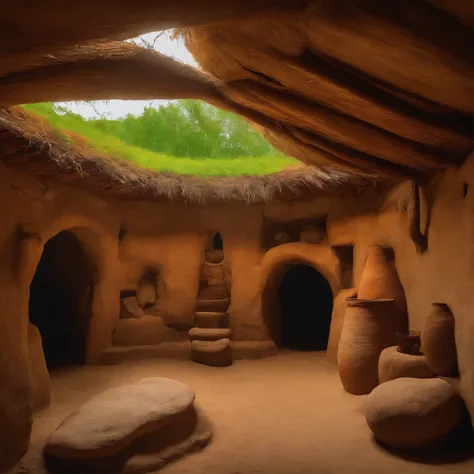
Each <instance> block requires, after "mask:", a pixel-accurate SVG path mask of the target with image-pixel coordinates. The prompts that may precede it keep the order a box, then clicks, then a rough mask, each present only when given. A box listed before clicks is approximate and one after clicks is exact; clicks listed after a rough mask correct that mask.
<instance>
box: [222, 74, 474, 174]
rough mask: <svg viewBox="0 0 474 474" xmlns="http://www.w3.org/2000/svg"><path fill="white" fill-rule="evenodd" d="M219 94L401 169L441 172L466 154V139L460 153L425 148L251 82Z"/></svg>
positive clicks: (461, 139)
mask: <svg viewBox="0 0 474 474" xmlns="http://www.w3.org/2000/svg"><path fill="white" fill-rule="evenodd" d="M222 90H223V92H224V94H226V95H227V96H228V97H230V98H231V99H233V100H234V101H236V102H237V103H240V104H242V105H244V106H245V107H247V108H250V109H254V110H257V111H259V112H261V113H263V114H265V115H266V116H268V117H271V118H273V119H275V120H277V121H278V122H280V123H285V124H287V125H292V126H297V127H299V128H302V129H304V130H306V131H309V132H311V133H314V134H317V135H321V136H323V137H326V138H328V139H330V140H333V141H335V142H339V143H342V144H345V145H347V146H349V147H352V148H354V149H356V150H359V151H362V152H364V153H369V154H373V153H374V152H375V153H376V154H377V156H379V157H380V158H382V159H384V160H389V161H391V162H393V163H398V164H400V165H404V166H409V167H418V168H423V169H428V170H442V169H444V168H446V167H447V166H454V165H459V164H461V163H462V161H463V160H464V159H465V157H466V156H467V154H468V153H469V151H470V145H471V140H470V138H469V137H464V136H462V135H461V134H460V135H459V145H461V144H464V146H465V149H464V153H456V152H454V151H452V150H451V151H450V152H448V151H447V150H443V149H437V148H434V147H428V146H425V145H423V144H421V143H419V142H413V141H410V140H406V139H403V138H401V137H399V136H397V135H394V134H391V133H389V132H387V131H386V130H383V129H381V128H378V127H374V126H372V125H370V124H368V123H367V122H363V121H361V120H358V119H356V118H354V117H350V116H348V115H344V114H340V113H337V112H335V111H333V110H331V109H328V108H325V107H322V106H320V105H319V104H317V103H315V102H313V101H311V100H308V99H306V98H305V97H302V96H298V95H296V94H291V93H289V92H287V91H284V90H281V89H276V88H272V87H269V86H266V85H263V84H259V83H256V82H254V81H248V80H247V81H236V82H233V83H230V84H227V85H226V86H224V87H223V88H222Z"/></svg>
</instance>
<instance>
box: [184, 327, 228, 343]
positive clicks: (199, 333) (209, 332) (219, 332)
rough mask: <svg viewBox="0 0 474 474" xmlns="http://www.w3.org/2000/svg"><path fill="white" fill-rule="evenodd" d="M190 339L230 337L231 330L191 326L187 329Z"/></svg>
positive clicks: (206, 339)
mask: <svg viewBox="0 0 474 474" xmlns="http://www.w3.org/2000/svg"><path fill="white" fill-rule="evenodd" d="M188 334H189V339H191V341H194V340H198V341H218V340H219V339H224V338H227V339H230V336H231V335H232V331H231V330H230V329H228V328H192V329H190V330H189V333H188Z"/></svg>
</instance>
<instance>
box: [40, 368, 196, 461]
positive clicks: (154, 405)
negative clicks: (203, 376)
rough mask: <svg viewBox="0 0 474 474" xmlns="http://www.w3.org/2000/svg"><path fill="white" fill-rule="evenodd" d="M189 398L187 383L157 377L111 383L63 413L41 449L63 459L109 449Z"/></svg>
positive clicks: (155, 424) (160, 422) (147, 429)
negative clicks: (121, 384)
mask: <svg viewBox="0 0 474 474" xmlns="http://www.w3.org/2000/svg"><path fill="white" fill-rule="evenodd" d="M193 402H194V392H193V391H192V390H191V388H190V387H188V386H187V385H185V384H183V383H181V382H178V381H176V380H171V379H166V378H161V377H156V378H149V379H144V380H141V381H140V382H138V383H136V384H133V385H125V386H122V387H117V388H112V389H110V390H107V391H105V392H103V393H101V394H99V395H97V396H96V397H94V398H92V399H91V400H89V401H88V402H87V403H85V404H84V405H82V406H81V407H80V408H79V409H77V410H76V411H75V412H73V413H72V414H71V415H70V416H69V417H68V418H66V419H65V420H64V421H63V422H62V423H61V424H60V425H59V427H58V429H57V430H56V432H55V433H54V434H53V435H52V436H51V438H50V439H49V440H48V442H47V443H46V446H45V453H46V454H48V455H52V456H56V457H58V458H63V459H94V458H99V457H104V456H110V455H114V454H116V453H118V452H119V451H121V450H122V449H123V448H124V447H126V446H127V445H128V444H129V443H131V442H132V441H134V440H135V439H137V438H138V437H140V436H142V435H145V434H147V433H151V432H153V431H155V430H157V429H159V428H162V427H164V426H166V425H167V424H168V423H170V422H171V421H172V420H173V418H174V417H175V416H177V415H179V414H181V413H183V412H184V411H185V410H187V409H188V408H189V407H190V406H191V405H192V404H193Z"/></svg>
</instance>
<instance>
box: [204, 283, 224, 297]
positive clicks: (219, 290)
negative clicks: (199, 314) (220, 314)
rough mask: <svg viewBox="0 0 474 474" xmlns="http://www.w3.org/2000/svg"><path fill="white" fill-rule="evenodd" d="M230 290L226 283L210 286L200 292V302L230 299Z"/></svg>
mask: <svg viewBox="0 0 474 474" xmlns="http://www.w3.org/2000/svg"><path fill="white" fill-rule="evenodd" d="M229 296H230V294H229V290H228V289H227V286H226V285H225V284H224V283H221V284H218V285H209V286H205V287H203V288H201V289H200V290H199V299H200V300H219V299H227V298H229Z"/></svg>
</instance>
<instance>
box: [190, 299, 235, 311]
mask: <svg viewBox="0 0 474 474" xmlns="http://www.w3.org/2000/svg"><path fill="white" fill-rule="evenodd" d="M229 306H230V298H221V299H208V298H206V299H202V298H198V299H197V301H196V311H197V312H202V311H205V312H211V313H214V312H215V313H225V312H226V311H227V309H228V308H229Z"/></svg>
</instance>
